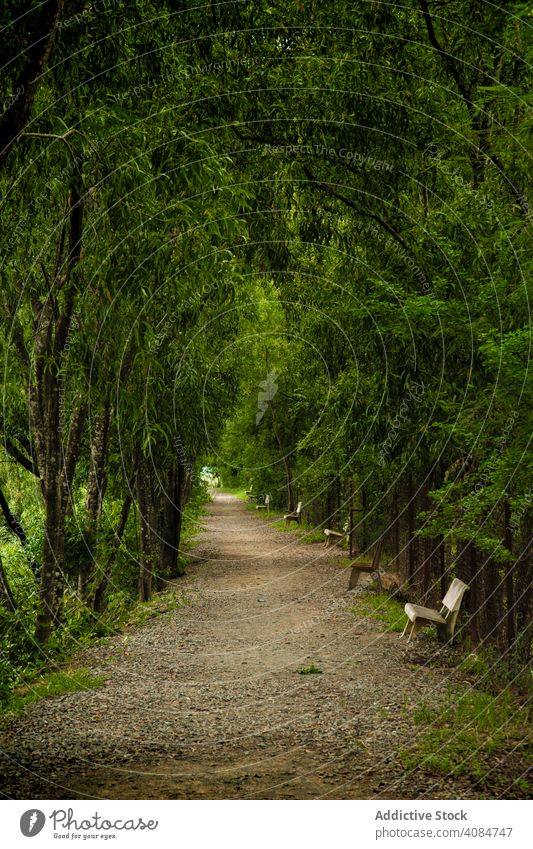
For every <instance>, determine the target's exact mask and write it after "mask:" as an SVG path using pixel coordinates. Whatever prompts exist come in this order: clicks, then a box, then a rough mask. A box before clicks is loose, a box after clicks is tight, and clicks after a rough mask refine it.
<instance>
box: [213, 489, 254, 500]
mask: <svg viewBox="0 0 533 849" xmlns="http://www.w3.org/2000/svg"><path fill="white" fill-rule="evenodd" d="M215 492H224V493H227V494H228V495H234V496H235V498H238V499H239V501H247V500H248V496H247V495H246V487H245V486H221V487H218V488H217V489H216V490H215Z"/></svg>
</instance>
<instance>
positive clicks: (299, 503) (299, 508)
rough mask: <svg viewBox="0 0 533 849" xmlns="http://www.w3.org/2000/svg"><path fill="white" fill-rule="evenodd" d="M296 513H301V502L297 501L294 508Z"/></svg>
mask: <svg viewBox="0 0 533 849" xmlns="http://www.w3.org/2000/svg"><path fill="white" fill-rule="evenodd" d="M296 512H297V513H301V512H302V502H301V501H299V502H298V505H297V507H296Z"/></svg>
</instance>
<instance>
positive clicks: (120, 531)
mask: <svg viewBox="0 0 533 849" xmlns="http://www.w3.org/2000/svg"><path fill="white" fill-rule="evenodd" d="M132 503H133V496H132V494H131V492H128V494H127V495H126V497H125V499H124V501H123V502H122V509H121V511H120V516H119V520H118V523H117V527H116V530H115V537H114V539H113V545H112V548H111V553H110V555H109V557H108V559H107V563H106V565H105V568H104V571H103V574H102V578H101V580H100V583H99V584H98V585H97V587H96V589H95V591H94V597H93V602H92V608H93V610H94V611H95V613H100V612H101V611H102V610H103V607H104V599H105V593H106V590H107V586H108V584H109V581H110V578H111V574H112V572H113V566H114V565H115V563H116V560H117V557H118V552H119V549H120V546H121V545H122V539H123V537H124V532H125V530H126V525H127V522H128V517H129V515H130V510H131V505H132Z"/></svg>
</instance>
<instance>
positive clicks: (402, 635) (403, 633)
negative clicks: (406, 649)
mask: <svg viewBox="0 0 533 849" xmlns="http://www.w3.org/2000/svg"><path fill="white" fill-rule="evenodd" d="M410 621H411V620H410V619H409V617H407V622H406V623H405V628H404V629H403V631H402V633H401V634H400V640H401V639H402V637H404V636H405V632H406V631H407V626H408V625H409V622H410Z"/></svg>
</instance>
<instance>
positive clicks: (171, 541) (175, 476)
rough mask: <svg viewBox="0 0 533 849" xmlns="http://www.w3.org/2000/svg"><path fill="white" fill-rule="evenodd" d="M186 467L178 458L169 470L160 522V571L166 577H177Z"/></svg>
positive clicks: (178, 572)
mask: <svg viewBox="0 0 533 849" xmlns="http://www.w3.org/2000/svg"><path fill="white" fill-rule="evenodd" d="M185 484H186V469H185V467H184V465H183V463H181V462H180V461H179V460H178V462H177V463H176V464H175V466H174V468H172V469H171V470H170V472H169V475H168V479H167V492H166V494H165V496H164V504H163V511H162V513H163V515H162V523H161V571H162V574H163V575H164V576H165V577H166V578H177V577H178V575H179V574H180V571H179V569H178V556H179V545H180V537H181V525H182V515H183V507H184V504H185V502H184V496H185Z"/></svg>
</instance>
